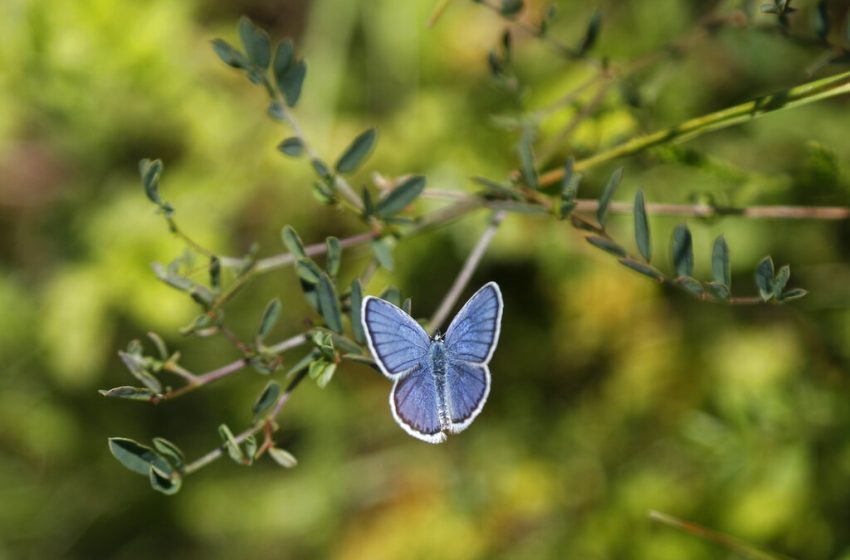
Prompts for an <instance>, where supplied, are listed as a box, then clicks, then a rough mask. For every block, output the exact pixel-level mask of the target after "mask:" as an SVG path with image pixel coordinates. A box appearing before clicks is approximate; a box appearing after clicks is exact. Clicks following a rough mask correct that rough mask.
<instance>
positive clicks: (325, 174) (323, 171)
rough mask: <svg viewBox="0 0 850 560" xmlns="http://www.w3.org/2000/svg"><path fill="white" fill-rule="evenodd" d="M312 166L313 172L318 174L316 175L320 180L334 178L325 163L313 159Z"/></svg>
mask: <svg viewBox="0 0 850 560" xmlns="http://www.w3.org/2000/svg"><path fill="white" fill-rule="evenodd" d="M310 165H312V166H313V171H315V172H316V175H318V176H319V178H320V179H328V178H330V177H332V175H331V170H330V169H328V166H327V165H325V162H323V161H322V160H320V159H315V158H314V159H311V160H310Z"/></svg>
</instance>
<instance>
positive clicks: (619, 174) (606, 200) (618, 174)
mask: <svg viewBox="0 0 850 560" xmlns="http://www.w3.org/2000/svg"><path fill="white" fill-rule="evenodd" d="M622 178H623V168H622V167H618V168H617V169H615V170H614V172H613V173H612V174H611V178H609V179H608V184H607V185H605V190H604V191H602V196H601V197H599V208H597V209H596V220H597V221H598V222H599V225H600V226H603V227H604V226H605V217H606V216H607V214H608V205H609V204H611V198H612V197H613V196H614V191H616V190H617V185H619V184H620V180H621V179H622Z"/></svg>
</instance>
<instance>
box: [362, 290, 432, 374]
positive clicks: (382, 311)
mask: <svg viewBox="0 0 850 560" xmlns="http://www.w3.org/2000/svg"><path fill="white" fill-rule="evenodd" d="M360 316H361V317H362V321H363V330H364V331H365V333H366V342H367V343H368V344H369V350H371V352H372V356H374V358H375V362H377V364H378V367H379V368H380V369H381V371H382V372H383V374H384V375H386V376H387V377H389V378H390V379H398V378H399V377H402V375H403V374H405V373H407V372H409V371H411V370H413V369H414V368H416V367H417V366H422V365H423V364H424V363H425V362H426V361H427V360H426V358H427V356H428V347H429V345H430V344H431V341H430V339H429V338H428V334H427V333H426V332H425V330H424V329H423V328H422V327H421V326H419V323H417V322H416V321H414V320H413V318H412V317H411V316H410V315H408V314H407V313H405V312H404V311H402V310H401V309H399V308H398V307H396V306H395V305H393V304H391V303H390V302H388V301H384V300H382V299H380V298H376V297H372V296H368V297H366V298H364V299H363V307H362V309H361V314H360Z"/></svg>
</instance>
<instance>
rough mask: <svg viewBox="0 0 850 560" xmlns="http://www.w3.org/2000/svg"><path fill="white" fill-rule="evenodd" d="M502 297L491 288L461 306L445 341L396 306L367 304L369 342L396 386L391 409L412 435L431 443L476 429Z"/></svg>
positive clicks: (371, 299) (363, 311)
mask: <svg viewBox="0 0 850 560" xmlns="http://www.w3.org/2000/svg"><path fill="white" fill-rule="evenodd" d="M502 308H503V304H502V292H501V291H500V290H499V286H498V285H497V284H496V283H495V282H489V283H487V284H484V286H482V287H481V289H479V290H478V291H477V292H475V294H474V295H473V296H472V297H471V298H469V301H467V302H466V304H465V305H464V306H463V308H461V310H460V311H459V312H458V314H457V315H456V316H455V318H454V320H453V321H452V322H451V325H449V329H448V330H447V331H446V334H445V337H443V336H442V335H440V334H439V333H437V334H436V335H435V336H434V337H433V338H430V337H429V336H428V333H426V332H425V330H424V329H423V328H422V327H421V326H420V325H419V323H417V322H416V321H414V320H413V318H412V317H411V316H410V315H408V314H407V313H405V312H404V311H402V310H401V309H399V308H398V307H396V306H395V305H393V304H392V303H390V302H388V301H385V300H383V299H380V298H376V297H373V296H367V297H366V298H364V299H363V304H362V308H361V315H360V316H361V320H362V323H363V330H364V331H365V333H366V342H367V343H368V345H369V350H370V351H371V352H372V356H373V357H374V358H375V363H377V365H378V368H380V370H381V372H382V373H383V374H384V375H386V376H387V377H388V378H390V379H391V380H392V381H393V382H394V383H393V388H392V391H390V410H392V414H393V418H395V420H396V422H398V424H399V425H400V426H401V427H402V428H403V429H404V430H405V431H406V432H407V433H408V434H410V435H412V436H413V437H415V438H418V439H421V440H423V441H427V442H429V443H440V442H442V441H445V439H446V434H449V433H451V434H456V433H459V432H462V431H463V430H465V429H466V428H468V427H469V425H470V424H472V421H473V420H475V417H476V416H478V414H479V413H480V412H481V409H482V408H483V407H484V402H485V401H486V400H487V395H488V394H489V393H490V370H489V368H488V367H487V363H488V362H489V361H490V358H491V357H492V356H493V352H494V351H495V350H496V343H497V342H498V341H499V331H500V330H501V324H502Z"/></svg>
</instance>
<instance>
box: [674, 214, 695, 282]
mask: <svg viewBox="0 0 850 560" xmlns="http://www.w3.org/2000/svg"><path fill="white" fill-rule="evenodd" d="M673 268H675V269H676V274H678V275H679V276H693V274H694V248H693V240H692V238H691V230H689V229H688V226H686V225H685V224H679V225H678V226H676V229H674V230H673Z"/></svg>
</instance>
